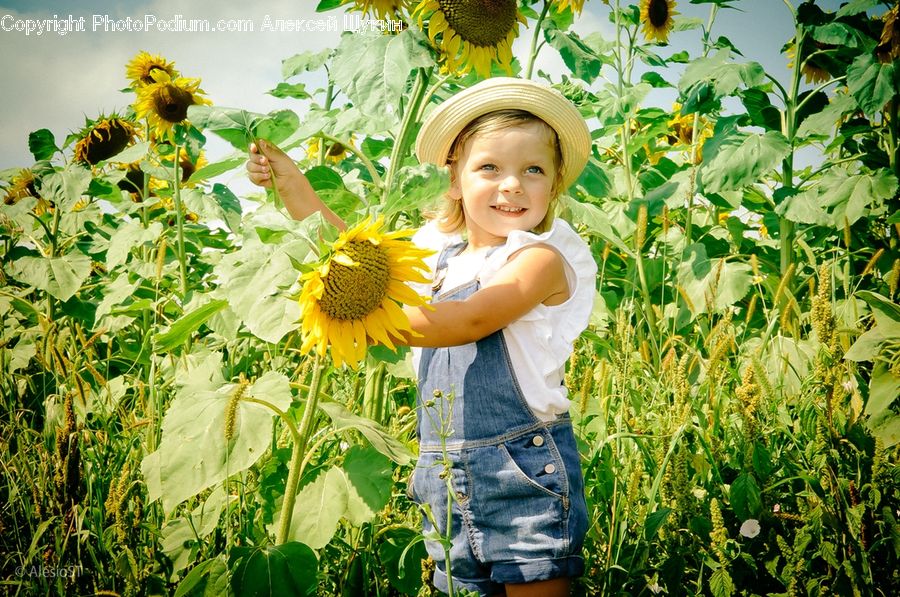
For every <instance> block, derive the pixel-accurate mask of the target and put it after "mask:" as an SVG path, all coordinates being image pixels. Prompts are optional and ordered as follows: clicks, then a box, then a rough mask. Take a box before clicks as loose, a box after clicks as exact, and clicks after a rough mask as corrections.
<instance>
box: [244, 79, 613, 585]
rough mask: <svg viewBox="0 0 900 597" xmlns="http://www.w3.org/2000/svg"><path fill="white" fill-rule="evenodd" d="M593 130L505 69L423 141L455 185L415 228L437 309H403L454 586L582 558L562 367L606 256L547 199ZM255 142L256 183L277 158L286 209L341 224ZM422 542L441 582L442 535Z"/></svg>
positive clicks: (425, 458) (457, 99)
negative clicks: (598, 257) (430, 251)
mask: <svg viewBox="0 0 900 597" xmlns="http://www.w3.org/2000/svg"><path fill="white" fill-rule="evenodd" d="M590 145H591V139H590V133H589V131H588V128H587V125H586V124H585V122H584V119H583V118H582V117H581V115H580V113H579V112H578V110H577V109H576V108H575V106H573V105H572V104H571V103H570V102H569V101H568V100H567V99H565V98H564V97H563V96H562V95H561V94H559V93H557V92H556V91H554V90H552V89H550V88H549V87H546V86H544V85H540V84H538V83H534V82H532V81H528V80H519V79H513V78H502V77H501V78H493V79H488V80H486V81H483V82H481V83H479V84H477V85H474V86H473V87H470V88H469V89H466V90H464V91H462V92H460V93H458V94H457V95H455V96H453V97H452V98H451V99H449V100H447V101H446V102H444V103H443V104H442V105H440V106H439V107H437V108H436V109H434V110H433V111H432V113H431V114H430V115H429V116H428V118H427V119H426V121H425V122H424V123H423V125H422V128H421V129H420V132H419V135H418V138H417V141H416V154H417V156H418V158H419V160H420V161H422V162H431V163H434V164H437V165H439V166H447V167H448V168H449V172H450V189H449V191H448V193H447V196H446V197H445V205H444V207H443V210H442V213H441V215H440V216H439V217H438V218H437V219H435V220H433V221H432V222H430V223H428V224H426V225H425V226H424V227H423V228H422V229H421V230H419V231H418V232H417V233H416V235H415V236H414V237H413V241H415V242H416V243H417V244H419V245H421V246H426V247H430V248H434V249H435V250H436V254H435V256H434V257H433V258H432V259H431V263H429V265H430V266H431V269H432V272H433V282H432V285H431V287H430V288H428V289H427V291H428V292H430V293H431V295H432V306H433V309H428V308H407V309H406V313H407V315H408V316H409V319H410V324H411V327H412V329H413V330H414V331H415V332H416V333H417V334H419V335H417V336H410V337H408V338H406V339H405V341H406V342H407V343H408V344H410V345H413V346H417V347H423V348H422V349H414V350H413V358H414V362H415V366H416V370H417V371H418V375H419V405H418V434H419V440H420V448H419V461H418V463H417V465H416V470H415V474H414V476H413V479H412V480H411V481H410V493H411V495H412V496H413V498H414V499H415V500H416V501H417V502H419V503H420V504H427V505H428V507H429V508H430V510H431V513H432V517H426V518H425V519H424V522H423V525H424V531H425V533H426V536H429V534H430V533H431V532H433V531H435V530H437V532H438V533H440V534H441V535H444V536H446V535H447V528H445V527H446V525H447V522H448V518H449V521H450V536H451V545H452V546H451V548H450V571H451V574H452V576H453V586H454V588H465V589H468V590H470V591H477V592H478V593H479V594H482V595H503V594H506V595H508V596H510V597H518V596H526V595H535V596H537V595H540V596H542V597H547V596H556V595H559V596H562V595H567V594H568V593H569V584H570V579H571V578H572V577H575V576H578V575H580V574H582V572H583V569H584V563H583V560H582V558H581V555H580V551H581V546H582V542H583V539H584V535H585V533H586V530H587V512H586V507H585V501H584V490H583V479H582V475H581V468H580V461H579V457H578V452H577V449H576V445H575V438H574V435H573V432H572V425H571V421H570V419H569V416H568V408H569V400H568V398H567V391H566V388H565V387H564V386H563V385H562V381H563V375H564V371H565V363H566V361H567V360H568V358H569V355H570V354H571V352H572V344H573V342H574V341H575V339H576V338H577V337H578V335H579V334H580V333H581V332H582V331H583V330H584V328H585V327H586V326H587V322H588V317H589V315H590V312H591V308H592V301H593V297H594V280H595V276H596V272H597V267H596V264H595V263H594V260H593V258H592V256H591V254H590V251H589V250H588V247H587V245H586V244H585V243H584V241H582V240H581V238H580V237H579V236H578V235H577V234H576V233H575V232H574V231H573V230H572V228H571V227H570V226H569V225H568V224H567V223H565V222H564V221H562V220H559V219H556V218H554V216H553V204H554V203H555V201H556V198H557V196H558V195H559V193H560V192H562V191H565V190H566V189H567V188H568V187H569V186H570V185H571V184H572V183H573V182H574V181H575V179H576V178H577V177H578V175H579V174H580V172H581V170H582V169H583V167H584V165H585V163H586V161H587V156H588V153H589V151H590ZM260 146H261V147H258V148H257V147H255V146H251V149H250V151H251V159H250V160H249V162H248V164H247V170H248V172H249V175H250V179H251V180H252V181H253V182H254V183H256V184H259V185H262V186H271V184H272V183H271V174H270V173H272V172H274V174H275V178H276V180H277V181H278V190H279V192H280V193H281V196H282V198H283V199H284V202H285V205H286V206H287V208H288V211H289V212H290V213H291V215H292V216H293V217H295V218H304V217H306V216H308V215H310V214H311V213H313V212H315V211H321V212H322V213H323V215H324V216H325V217H326V219H328V220H329V221H330V222H332V223H334V224H335V225H337V226H338V227H341V228H343V227H344V223H343V222H342V221H341V219H340V218H339V217H338V216H337V215H336V214H334V213H333V212H332V211H331V210H330V209H328V207H327V206H325V205H324V204H323V203H322V201H321V200H320V199H319V198H318V197H317V196H316V194H315V192H314V191H313V189H312V187H311V186H310V185H309V182H308V181H307V180H306V179H305V178H304V177H303V175H302V174H301V173H300V171H299V170H298V169H297V167H296V166H295V165H294V163H293V161H291V160H290V158H288V157H287V156H286V155H285V154H283V153H282V152H280V151H279V150H278V149H277V148H275V147H272V146H271V145H270V144H266V143H265V142H261V143H260ZM445 450H446V454H445ZM447 459H449V466H448V463H447V462H446V460H447ZM448 491H449V492H450V495H451V497H452V499H451V500H448ZM448 502H449V503H448ZM448 506H449V508H450V512H449V513H448V512H447V508H448ZM448 514H449V516H448ZM431 520H433V521H434V522H435V523H436V524H437V526H438V528H437V529H434V528H433V526H432V523H431ZM426 546H427V548H428V553H429V554H430V555H431V557H432V558H433V559H434V561H435V563H436V565H437V566H436V569H435V573H434V583H435V586H437V587H438V588H439V589H441V590H443V591H447V589H448V579H447V575H446V571H447V566H446V562H445V553H444V548H443V547H442V546H441V544H440V543H438V542H437V541H433V540H427V541H426Z"/></svg>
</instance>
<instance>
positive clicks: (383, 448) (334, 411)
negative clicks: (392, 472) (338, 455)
mask: <svg viewBox="0 0 900 597" xmlns="http://www.w3.org/2000/svg"><path fill="white" fill-rule="evenodd" d="M319 408H320V409H322V410H323V411H325V414H326V415H328V416H329V417H330V418H331V422H332V423H333V424H334V427H335V429H356V430H357V431H359V432H360V433H362V434H363V435H364V436H365V438H366V439H367V440H369V442H370V443H371V444H372V446H373V447H374V448H375V449H376V450H378V451H379V452H381V453H382V454H384V455H385V456H387V457H388V458H390V459H391V460H393V461H394V462H396V463H397V464H400V465H405V464H409V462H410V461H411V460H412V459H413V454H412V452H410V451H409V448H407V447H406V446H405V445H403V444H402V443H400V441H399V440H397V438H395V437H394V436H392V435H391V434H390V433H388V432H387V430H386V429H384V428H383V427H382V426H381V425H379V424H378V423H376V422H375V421H372V420H370V419H366V418H365V417H360V416H359V415H355V414H353V413H351V412H350V411H349V410H347V409H346V408H344V407H343V406H342V405H340V404H338V403H336V402H326V401H321V402H319Z"/></svg>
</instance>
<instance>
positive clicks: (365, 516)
mask: <svg viewBox="0 0 900 597" xmlns="http://www.w3.org/2000/svg"><path fill="white" fill-rule="evenodd" d="M343 469H344V472H345V473H346V474H347V512H346V514H345V516H346V517H347V520H349V521H350V523H351V524H353V525H355V526H361V525H362V524H363V523H366V522H369V521H370V520H372V519H373V518H375V515H376V514H377V513H378V512H379V511H380V510H381V509H382V508H384V507H385V505H387V503H388V500H390V499H391V488H392V487H393V479H392V471H391V461H390V460H388V458H387V457H386V456H383V455H382V454H381V453H380V452H378V451H377V450H375V449H374V448H372V447H370V446H366V447H363V446H351V447H350V449H349V450H347V452H346V454H345V455H344V464H343Z"/></svg>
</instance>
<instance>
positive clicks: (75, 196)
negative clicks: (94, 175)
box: [40, 163, 91, 213]
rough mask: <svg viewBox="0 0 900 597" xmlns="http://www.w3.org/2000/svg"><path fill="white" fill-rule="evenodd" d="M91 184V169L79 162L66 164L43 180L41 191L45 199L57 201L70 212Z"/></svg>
mask: <svg viewBox="0 0 900 597" xmlns="http://www.w3.org/2000/svg"><path fill="white" fill-rule="evenodd" d="M90 184H91V171H90V170H88V169H87V168H85V167H84V166H81V165H80V164H77V163H72V164H69V165H68V166H66V168H65V169H64V170H62V171H61V172H54V173H53V174H50V175H49V176H45V177H44V178H43V179H42V180H41V184H40V187H41V188H40V192H41V196H42V197H43V198H44V199H50V200H52V201H53V202H55V203H56V207H57V208H58V209H61V210H62V212H63V213H69V212H71V210H72V207H73V206H74V205H75V204H76V203H78V202H79V201H80V200H81V197H82V196H83V195H84V194H85V192H86V191H87V190H88V187H89V186H90Z"/></svg>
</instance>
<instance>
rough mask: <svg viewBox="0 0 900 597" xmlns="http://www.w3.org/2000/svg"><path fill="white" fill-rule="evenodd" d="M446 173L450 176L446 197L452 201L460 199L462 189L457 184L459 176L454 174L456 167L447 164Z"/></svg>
mask: <svg viewBox="0 0 900 597" xmlns="http://www.w3.org/2000/svg"><path fill="white" fill-rule="evenodd" d="M447 172H448V173H449V174H450V188H449V189H447V196H448V197H450V198H451V199H453V200H454V201H459V200H460V199H462V187H460V184H459V176H458V175H457V174H456V165H455V164H447Z"/></svg>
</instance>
